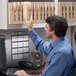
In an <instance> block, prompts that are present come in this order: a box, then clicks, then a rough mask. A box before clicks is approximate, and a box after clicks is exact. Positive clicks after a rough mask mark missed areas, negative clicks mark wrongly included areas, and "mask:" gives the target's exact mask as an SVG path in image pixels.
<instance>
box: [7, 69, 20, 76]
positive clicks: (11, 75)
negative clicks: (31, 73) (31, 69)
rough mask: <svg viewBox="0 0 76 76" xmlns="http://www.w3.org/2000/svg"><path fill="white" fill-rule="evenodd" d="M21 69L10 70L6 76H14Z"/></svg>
mask: <svg viewBox="0 0 76 76" xmlns="http://www.w3.org/2000/svg"><path fill="white" fill-rule="evenodd" d="M18 70H20V69H18V68H8V69H7V71H6V76H14V73H15V72H16V71H18Z"/></svg>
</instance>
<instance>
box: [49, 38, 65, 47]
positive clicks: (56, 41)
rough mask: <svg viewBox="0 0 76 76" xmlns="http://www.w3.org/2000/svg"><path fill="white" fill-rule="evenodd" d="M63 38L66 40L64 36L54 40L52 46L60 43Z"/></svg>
mask: <svg viewBox="0 0 76 76" xmlns="http://www.w3.org/2000/svg"><path fill="white" fill-rule="evenodd" d="M63 40H64V37H60V38H58V39H57V40H55V41H54V42H53V41H52V42H51V44H50V46H52V48H54V47H55V46H56V45H57V44H59V43H60V42H61V41H63Z"/></svg>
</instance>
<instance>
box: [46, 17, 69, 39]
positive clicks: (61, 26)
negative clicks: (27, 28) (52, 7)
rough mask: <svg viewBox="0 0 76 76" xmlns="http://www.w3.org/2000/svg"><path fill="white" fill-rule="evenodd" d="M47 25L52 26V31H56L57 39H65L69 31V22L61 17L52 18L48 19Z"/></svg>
mask: <svg viewBox="0 0 76 76" xmlns="http://www.w3.org/2000/svg"><path fill="white" fill-rule="evenodd" d="M45 21H46V23H48V24H49V25H50V31H52V30H55V34H56V36H57V37H64V36H65V35H66V31H67V29H68V23H67V20H66V19H65V18H63V17H60V16H51V17H48V18H47V19H46V20H45Z"/></svg>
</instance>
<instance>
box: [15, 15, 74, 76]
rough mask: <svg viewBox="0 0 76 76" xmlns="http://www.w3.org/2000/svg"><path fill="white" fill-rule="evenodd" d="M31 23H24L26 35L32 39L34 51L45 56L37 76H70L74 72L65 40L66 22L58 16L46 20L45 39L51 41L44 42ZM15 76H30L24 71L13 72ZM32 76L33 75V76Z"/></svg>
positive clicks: (69, 48) (71, 54)
mask: <svg viewBox="0 0 76 76" xmlns="http://www.w3.org/2000/svg"><path fill="white" fill-rule="evenodd" d="M32 22H33V21H32V20H30V21H26V20H25V23H26V26H27V29H28V35H29V36H30V38H31V39H32V41H33V43H34V45H35V47H36V49H37V50H38V51H39V52H40V53H41V54H43V55H45V56H47V60H46V65H45V68H44V70H43V71H42V73H41V74H40V75H38V76H71V73H72V72H73V70H74V66H73V65H74V63H75V60H74V56H73V50H72V47H71V45H70V43H69V41H68V40H67V39H66V38H65V35H66V31H67V29H68V24H67V21H66V20H65V19H64V18H62V17H59V16H51V17H48V18H47V19H46V26H45V32H46V37H47V38H49V39H51V41H49V42H44V41H43V40H42V39H41V38H40V37H39V36H38V35H37V33H36V32H35V31H34V29H33V26H32V24H33V23H32ZM15 75H17V76H31V75H28V74H27V73H26V72H25V71H23V70H22V71H17V72H15ZM33 76H34V75H33Z"/></svg>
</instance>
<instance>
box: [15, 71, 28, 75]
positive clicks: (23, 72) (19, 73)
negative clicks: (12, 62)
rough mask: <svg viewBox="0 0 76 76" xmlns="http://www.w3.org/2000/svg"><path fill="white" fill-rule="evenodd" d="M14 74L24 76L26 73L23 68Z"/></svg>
mask: <svg viewBox="0 0 76 76" xmlns="http://www.w3.org/2000/svg"><path fill="white" fill-rule="evenodd" d="M14 75H15V76H25V75H27V73H26V72H25V71H24V70H20V71H16V72H15V74H14Z"/></svg>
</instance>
